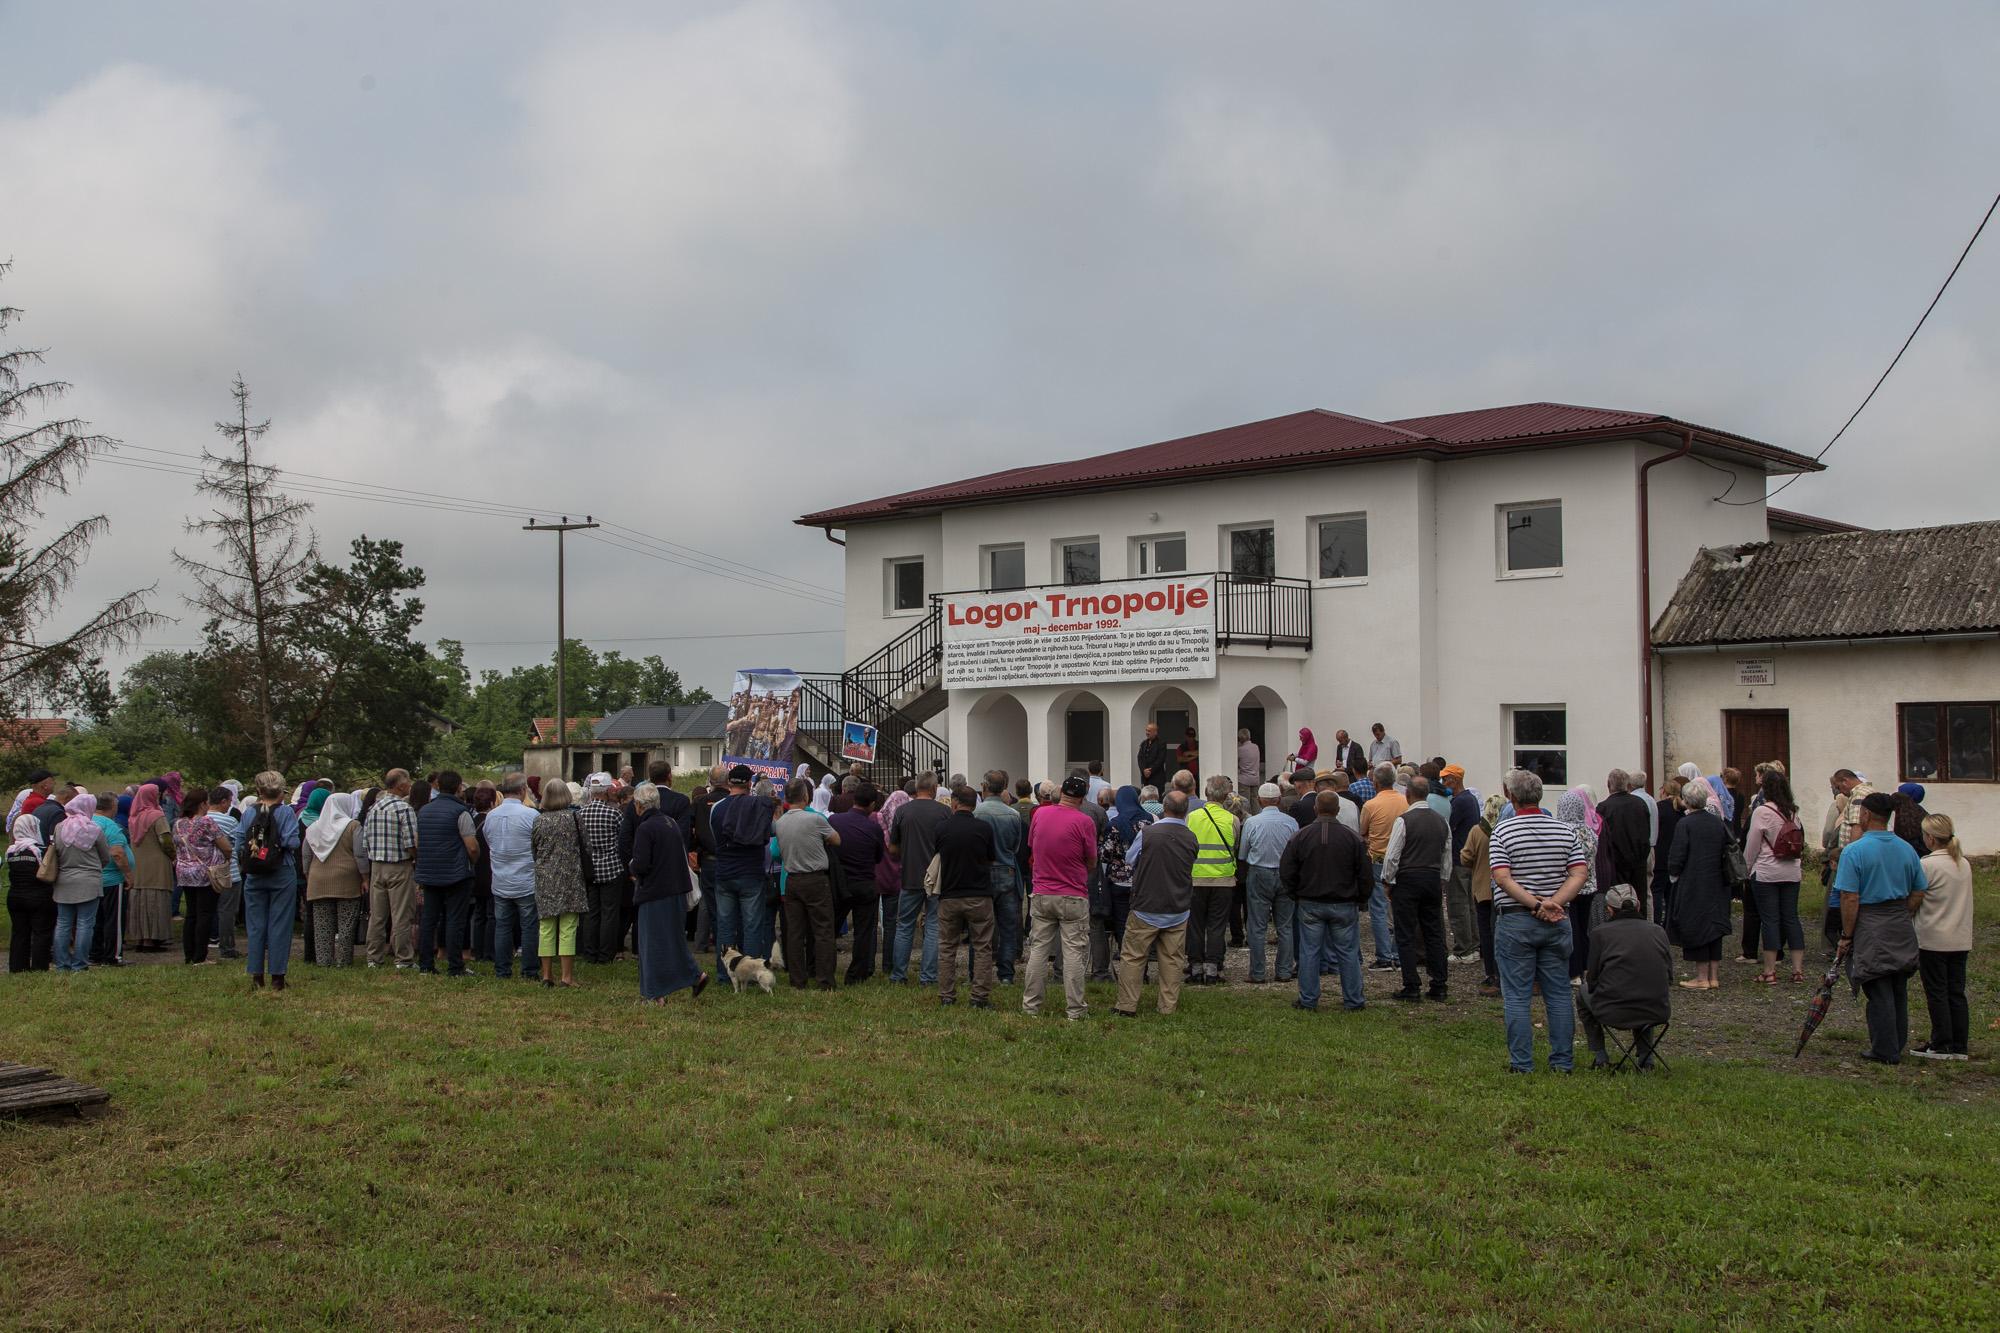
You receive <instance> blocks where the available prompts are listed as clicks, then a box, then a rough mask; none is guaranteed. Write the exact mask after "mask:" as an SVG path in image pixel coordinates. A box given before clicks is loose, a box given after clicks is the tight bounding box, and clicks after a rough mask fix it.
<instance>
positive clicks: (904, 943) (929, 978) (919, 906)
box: [889, 889, 938, 986]
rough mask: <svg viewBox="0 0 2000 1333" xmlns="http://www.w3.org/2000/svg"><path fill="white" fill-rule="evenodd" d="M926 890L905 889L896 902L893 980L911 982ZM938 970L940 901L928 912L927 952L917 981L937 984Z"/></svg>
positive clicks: (891, 971) (932, 905)
mask: <svg viewBox="0 0 2000 1333" xmlns="http://www.w3.org/2000/svg"><path fill="white" fill-rule="evenodd" d="M924 896H925V895H924V891H923V890H922V889H904V890H903V892H902V896H901V897H900V899H899V900H898V901H897V903H896V961H895V962H894V963H893V964H891V965H890V967H889V980H891V981H908V980H909V979H910V945H911V944H912V943H913V942H914V939H915V936H916V933H917V913H918V912H924ZM937 969H938V914H937V904H936V903H932V904H931V906H930V910H929V911H928V912H924V955H923V962H922V964H921V965H920V967H919V969H918V972H917V980H918V981H919V982H921V983H922V984H924V985H926V986H935V985H937Z"/></svg>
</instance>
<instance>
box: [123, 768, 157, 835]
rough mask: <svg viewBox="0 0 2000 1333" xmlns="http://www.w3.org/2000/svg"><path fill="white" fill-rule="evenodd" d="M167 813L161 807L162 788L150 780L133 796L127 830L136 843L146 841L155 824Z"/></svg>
mask: <svg viewBox="0 0 2000 1333" xmlns="http://www.w3.org/2000/svg"><path fill="white" fill-rule="evenodd" d="M166 813H167V812H166V811H165V810H162V809H161V808H160V789H159V788H158V787H155V786H154V785H153V784H152V783H150V782H148V783H147V784H146V785H145V786H143V787H141V788H139V794H138V795H137V796H134V797H133V798H132V813H131V814H130V815H129V816H127V818H126V820H125V829H126V832H127V833H128V834H129V835H130V836H131V839H132V841H133V842H134V843H135V844H137V843H141V842H144V841H145V840H146V835H147V834H149V833H151V832H152V831H153V825H155V824H157V823H159V822H160V819H161V817H162V816H164V815H165V814H166Z"/></svg>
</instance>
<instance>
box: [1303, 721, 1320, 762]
mask: <svg viewBox="0 0 2000 1333" xmlns="http://www.w3.org/2000/svg"><path fill="white" fill-rule="evenodd" d="M1317 758H1319V742H1318V741H1316V740H1314V739H1313V733H1312V728H1311V727H1300V728H1299V762H1300V763H1302V764H1310V763H1311V762H1312V761H1313V760H1315V759H1317Z"/></svg>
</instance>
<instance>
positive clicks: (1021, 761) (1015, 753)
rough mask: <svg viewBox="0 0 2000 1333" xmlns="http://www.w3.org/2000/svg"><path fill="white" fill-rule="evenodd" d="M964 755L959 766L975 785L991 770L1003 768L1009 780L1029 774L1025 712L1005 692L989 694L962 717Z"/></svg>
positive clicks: (1025, 710)
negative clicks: (963, 720) (983, 774)
mask: <svg viewBox="0 0 2000 1333" xmlns="http://www.w3.org/2000/svg"><path fill="white" fill-rule="evenodd" d="M965 747H966V750H967V753H966V754H964V755H961V756H959V757H958V763H959V765H960V766H961V767H962V768H963V769H964V771H965V773H966V775H967V776H968V777H970V778H971V779H972V780H973V781H974V782H975V783H977V782H978V781H979V775H980V774H982V773H984V772H986V770H988V769H990V768H1004V769H1005V770H1007V775H1008V776H1009V777H1020V776H1022V775H1024V774H1025V773H1027V771H1028V710H1027V709H1025V708H1023V707H1022V706H1021V701H1020V700H1019V699H1016V698H1015V697H1014V696H1013V695H1011V694H1008V693H1006V692H1005V691H1004V690H1001V691H994V692H992V693H989V694H988V695H987V696H986V697H985V698H983V699H981V700H980V701H979V702H978V703H976V704H974V705H973V706H972V711H971V712H969V713H967V714H966V716H965Z"/></svg>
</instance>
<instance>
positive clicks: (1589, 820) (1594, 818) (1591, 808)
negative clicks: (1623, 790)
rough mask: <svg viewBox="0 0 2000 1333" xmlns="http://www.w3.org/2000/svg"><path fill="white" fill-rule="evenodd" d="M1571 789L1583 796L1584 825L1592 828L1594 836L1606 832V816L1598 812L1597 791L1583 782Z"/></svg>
mask: <svg viewBox="0 0 2000 1333" xmlns="http://www.w3.org/2000/svg"><path fill="white" fill-rule="evenodd" d="M1570 790H1571V791H1573V792H1575V793H1576V794H1577V795H1578V796H1581V797H1582V798H1583V826H1584V827H1585V828H1587V829H1589V830H1590V832H1591V834H1592V836H1596V835H1597V834H1600V833H1602V832H1604V816H1603V815H1600V814H1598V813H1597V793H1596V792H1594V791H1592V790H1591V789H1590V788H1589V787H1588V786H1587V785H1584V784H1582V783H1579V784H1578V785H1576V786H1574V787H1571V788H1570Z"/></svg>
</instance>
